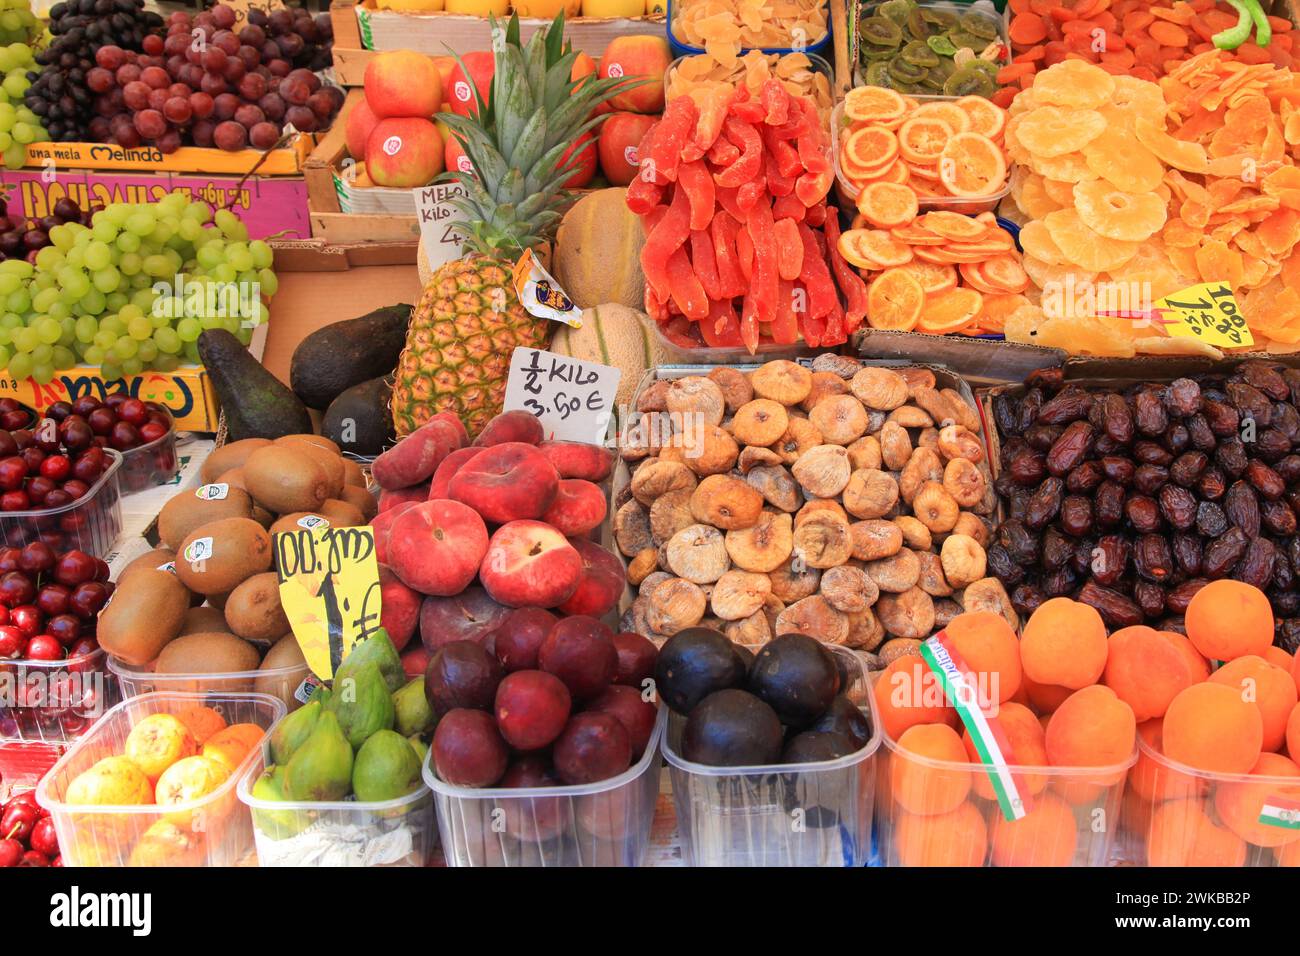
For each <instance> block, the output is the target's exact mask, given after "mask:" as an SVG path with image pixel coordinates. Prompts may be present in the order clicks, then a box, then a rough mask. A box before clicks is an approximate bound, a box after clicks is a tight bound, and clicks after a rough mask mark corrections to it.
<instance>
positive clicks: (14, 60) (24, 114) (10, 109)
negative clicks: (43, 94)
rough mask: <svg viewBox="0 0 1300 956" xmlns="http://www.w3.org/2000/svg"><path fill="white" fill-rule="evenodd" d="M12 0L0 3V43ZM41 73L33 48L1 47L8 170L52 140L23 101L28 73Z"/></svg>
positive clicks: (1, 121) (0, 116)
mask: <svg viewBox="0 0 1300 956" xmlns="http://www.w3.org/2000/svg"><path fill="white" fill-rule="evenodd" d="M12 2H13V0H0V42H4V41H3V38H4V37H5V35H6V30H5V28H4V23H5V17H7V16H8V15H9V14H10V13H13V12H14V11H13V9H12ZM37 69H39V67H37V65H36V59H35V56H34V54H33V52H32V48H31V47H29V46H28V45H27V44H25V43H20V42H11V43H7V45H3V46H0V77H3V78H2V79H0V160H3V162H4V164H5V167H6V168H8V169H19V168H21V167H22V165H23V163H24V161H25V160H26V158H27V150H26V146H27V144H28V143H43V142H45V141H46V140H48V139H49V138H50V136H49V133H47V132H46V130H45V126H44V125H43V124H42V123H41V118H40V117H39V116H37V115H36V114H35V113H33V112H32V111H31V110H30V109H29V108H28V107H27V105H26V103H25V102H24V101H23V94H25V93H26V92H27V88H28V87H29V86H31V85H32V81H31V80H29V79H28V78H27V73H28V71H35V70H37Z"/></svg>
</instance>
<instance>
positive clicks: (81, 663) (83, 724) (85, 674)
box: [0, 647, 121, 743]
mask: <svg viewBox="0 0 1300 956" xmlns="http://www.w3.org/2000/svg"><path fill="white" fill-rule="evenodd" d="M107 662H108V653H107V652H106V651H105V650H104V649H103V648H102V647H99V648H96V649H95V650H94V651H92V652H91V653H89V654H86V655H84V656H82V657H74V658H70V659H67V660H61V661H29V660H6V661H0V681H3V682H4V684H5V686H6V687H10V688H12V689H13V698H12V699H13V703H12V704H10V703H8V701H9V700H10V695H9V694H8V693H6V694H3V695H0V696H2V697H3V699H4V700H5V703H4V704H0V741H8V740H27V741H40V742H44V743H67V742H70V741H73V740H76V739H77V738H78V737H80V736H81V735H82V734H83V733H85V732H86V730H87V729H89V727H90V726H91V725H92V724H93V723H94V722H95V721H96V720H97V719H98V718H99V717H100V716H101V715H102V714H103V713H104V712H105V711H106V710H107V709H108V708H110V707H112V706H113V705H114V704H116V703H117V702H118V701H119V700H120V699H121V695H120V693H119V691H118V685H117V678H116V677H114V676H113V675H112V674H110V673H108V671H107Z"/></svg>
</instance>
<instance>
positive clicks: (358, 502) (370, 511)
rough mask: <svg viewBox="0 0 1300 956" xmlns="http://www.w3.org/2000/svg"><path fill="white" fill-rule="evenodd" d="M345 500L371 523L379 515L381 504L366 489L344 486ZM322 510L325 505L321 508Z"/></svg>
mask: <svg viewBox="0 0 1300 956" xmlns="http://www.w3.org/2000/svg"><path fill="white" fill-rule="evenodd" d="M342 497H343V500H344V501H346V502H347V503H348V504H350V505H351V506H352V507H354V508H356V509H357V510H358V511H360V512H361V517H362V518H363V519H365V520H366V521H369V520H370V519H371V518H373V517H374V516H375V515H377V514H378V513H379V502H377V501H376V500H375V496H374V495H372V494H371V493H370V492H368V491H367V490H366V489H365V488H358V487H357V486H356V485H344V486H343V495H342ZM321 507H322V508H323V507H324V505H322V506H321Z"/></svg>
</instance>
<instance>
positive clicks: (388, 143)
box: [383, 136, 402, 156]
mask: <svg viewBox="0 0 1300 956" xmlns="http://www.w3.org/2000/svg"><path fill="white" fill-rule="evenodd" d="M401 148H402V137H400V136H390V137H388V139H386V140H384V146H383V150H384V152H385V153H387V154H388V155H389V156H396V155H397V152H398V150H400V149H401Z"/></svg>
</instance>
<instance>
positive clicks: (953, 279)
mask: <svg viewBox="0 0 1300 956" xmlns="http://www.w3.org/2000/svg"><path fill="white" fill-rule="evenodd" d="M903 268H904V269H906V270H907V271H908V272H910V273H911V274H912V275H913V276H915V277H916V281H917V282H919V283H921V288H922V289H924V290H925V294H926V295H927V296H930V295H937V294H938V293H940V292H947V291H948V290H949V289H955V288H957V270H956V269H955V268H953V267H952V266H950V265H947V264H946V263H938V262H924V261H919V260H913V261H912V262H909V263H908V264H907V265H905V266H903Z"/></svg>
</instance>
